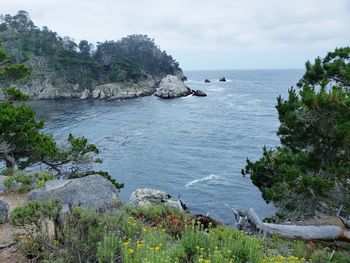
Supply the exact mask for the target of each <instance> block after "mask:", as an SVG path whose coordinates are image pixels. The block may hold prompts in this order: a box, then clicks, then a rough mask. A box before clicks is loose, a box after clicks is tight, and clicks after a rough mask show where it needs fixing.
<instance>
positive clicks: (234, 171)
mask: <svg viewBox="0 0 350 263" xmlns="http://www.w3.org/2000/svg"><path fill="white" fill-rule="evenodd" d="M302 73H303V71H302V70H234V71H188V72H185V74H186V75H187V77H188V81H187V85H188V86H189V87H190V88H192V89H201V90H203V91H205V92H206V93H207V94H208V96H207V97H194V96H189V97H185V98H178V99H172V100H163V99H159V98H157V97H154V96H150V97H144V98H137V99H131V100H125V101H97V100H86V101H81V100H57V101H38V102H35V103H33V106H34V107H35V109H36V110H37V113H38V117H39V118H40V119H43V120H45V122H46V127H45V130H44V131H45V132H49V133H52V134H53V135H54V137H55V138H56V139H58V140H60V141H62V140H64V139H65V138H66V137H67V135H68V134H69V133H73V134H75V135H78V136H86V137H87V138H88V139H89V140H90V141H91V142H92V143H95V144H96V145H97V146H98V147H99V148H100V149H101V151H102V153H101V157H102V158H103V160H104V163H103V164H102V165H100V166H99V167H98V168H101V169H105V170H107V171H108V172H109V173H110V174H111V175H112V176H113V177H114V178H116V179H117V180H118V181H119V182H124V183H125V188H124V189H122V190H121V197H122V198H123V200H125V201H127V200H128V199H129V196H130V194H131V192H132V191H134V190H135V189H137V188H143V187H150V188H155V189H160V190H163V191H165V192H167V193H169V194H171V195H173V196H176V197H177V196H180V198H181V199H182V200H183V202H184V203H186V204H187V205H188V207H189V209H190V210H191V212H193V213H195V214H197V213H199V214H207V213H209V215H211V216H212V217H214V218H216V219H218V220H220V221H222V222H224V223H226V224H229V225H233V224H234V223H235V221H234V218H233V215H232V212H231V211H230V210H229V209H228V208H227V207H226V206H225V204H229V205H231V206H234V207H237V208H241V209H248V208H251V207H252V208H254V209H255V210H256V212H257V213H258V215H259V216H260V217H266V216H269V215H271V214H273V213H274V211H275V209H274V206H273V205H272V204H266V203H265V202H264V200H263V199H262V197H261V193H260V191H259V190H258V189H257V188H256V187H255V186H254V185H253V184H252V183H251V181H250V179H249V177H243V176H242V175H241V173H240V171H241V169H242V168H243V167H244V166H245V162H246V159H247V157H249V158H250V159H251V160H256V159H257V158H259V156H261V153H262V147H263V146H264V145H266V146H276V145H278V144H279V140H278V137H277V136H276V131H277V128H278V125H279V122H278V119H277V112H276V109H275V104H276V97H277V96H278V95H279V94H281V95H282V96H286V94H287V90H288V88H290V87H291V86H292V85H294V84H295V83H296V82H297V81H298V79H299V78H300V77H301V75H302ZM221 76H225V77H226V79H227V82H219V81H218V79H219V78H220V77H221ZM205 78H208V79H210V80H211V81H212V82H211V83H209V84H205V83H204V79H205Z"/></svg>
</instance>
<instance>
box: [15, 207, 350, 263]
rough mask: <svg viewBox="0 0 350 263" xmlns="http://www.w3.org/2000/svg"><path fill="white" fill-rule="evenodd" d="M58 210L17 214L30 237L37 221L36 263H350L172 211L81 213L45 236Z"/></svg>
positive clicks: (315, 248) (341, 249) (30, 251)
mask: <svg viewBox="0 0 350 263" xmlns="http://www.w3.org/2000/svg"><path fill="white" fill-rule="evenodd" d="M54 205H55V202H51V203H47V204H46V203H38V202H36V203H35V204H34V205H33V204H31V203H27V204H25V205H24V206H23V207H19V208H16V209H15V210H14V212H13V218H14V220H13V223H14V224H16V222H17V225H18V224H19V223H21V224H22V226H23V225H26V226H27V229H29V231H30V229H33V228H30V227H29V226H32V225H33V224H34V223H33V222H30V220H31V218H33V220H35V225H36V226H37V228H36V233H35V234H33V233H31V235H29V236H32V238H28V239H26V240H23V241H21V251H22V252H23V253H24V254H25V255H26V256H27V257H29V258H30V259H31V260H32V261H33V260H34V261H35V262H99V263H110V262H126V263H139V262H142V263H143V262H145V263H147V262H149V263H158V262H159V263H162V262H164V263H165V262H169V263H176V262H178V263H187V262H202V263H233V262H252V263H260V262H261V263H270V262H275V263H277V262H280V263H303V262H320V263H321V262H344V263H345V262H350V261H349V254H348V252H347V251H348V250H346V248H345V246H342V245H340V244H338V245H337V248H338V249H337V250H335V248H333V247H331V248H329V244H325V243H319V244H315V243H310V242H303V241H295V240H294V241H290V240H285V239H282V238H280V237H278V236H272V237H269V238H267V239H265V240H262V239H260V238H258V237H255V236H249V235H247V234H245V233H244V232H241V231H239V230H237V229H233V228H229V227H226V226H219V227H217V228H212V227H209V228H208V229H203V227H202V226H201V225H200V224H198V222H196V221H195V220H193V219H192V218H191V216H190V215H189V214H187V213H183V212H180V211H178V210H176V209H174V208H170V207H167V206H150V207H147V208H139V207H134V206H124V207H122V208H121V209H120V210H119V211H118V212H117V213H116V214H114V215H105V214H100V213H97V212H92V211H88V210H84V209H81V208H75V209H73V211H72V213H71V214H69V215H68V216H66V217H65V219H64V221H63V222H62V223H61V224H60V225H57V229H56V230H57V231H55V232H56V233H57V235H56V236H53V235H52V234H51V235H50V234H48V233H47V232H45V231H41V230H40V229H43V228H42V227H40V226H41V225H42V224H45V223H47V220H49V219H50V218H51V219H52V218H55V217H54V216H52V215H51V214H50V211H56V209H55V207H53V206H54ZM57 205H59V204H57ZM33 209H34V210H35V209H40V211H41V212H40V211H39V212H38V211H32V210H33ZM45 215H48V216H47V217H46V218H45ZM55 215H56V214H55ZM327 245H328V249H325V246H327ZM333 250H334V252H333Z"/></svg>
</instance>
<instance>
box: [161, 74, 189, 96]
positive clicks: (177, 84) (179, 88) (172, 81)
mask: <svg viewBox="0 0 350 263" xmlns="http://www.w3.org/2000/svg"><path fill="white" fill-rule="evenodd" d="M190 94H191V90H190V89H189V88H188V87H187V86H186V85H185V83H184V82H183V81H181V80H180V79H179V78H178V77H177V76H172V75H168V76H166V77H165V78H163V79H162V81H161V82H160V84H159V88H158V89H157V91H156V93H155V95H156V96H158V97H161V98H164V99H171V98H177V97H184V96H188V95H190Z"/></svg>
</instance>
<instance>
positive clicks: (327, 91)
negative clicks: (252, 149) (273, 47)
mask: <svg viewBox="0 0 350 263" xmlns="http://www.w3.org/2000/svg"><path fill="white" fill-rule="evenodd" d="M297 86H298V88H299V92H297V90H296V89H294V88H293V87H292V88H291V89H290V90H289V96H288V98H287V99H283V98H282V97H281V96H280V97H278V99H277V105H276V108H277V111H278V115H279V120H280V123H281V124H280V127H279V129H278V135H279V137H280V140H281V146H280V147H278V148H276V149H267V148H264V152H263V156H262V157H261V159H260V160H258V161H256V162H252V161H250V160H248V163H247V166H246V168H245V170H243V174H249V175H250V176H251V179H252V181H253V183H254V184H255V185H256V186H258V187H259V189H260V190H261V191H262V193H263V198H264V199H265V200H266V201H268V202H270V201H273V202H274V203H275V204H276V205H277V207H278V208H280V213H281V214H283V215H287V216H288V218H289V219H300V218H304V217H312V216H314V215H315V214H316V213H317V212H322V213H325V214H329V215H335V214H336V213H337V211H338V209H339V208H342V211H341V212H343V213H344V214H345V215H349V214H350V47H345V48H339V49H336V50H335V51H334V52H329V53H328V54H327V56H325V57H324V58H323V59H321V58H319V57H318V58H317V59H315V62H314V63H310V62H307V63H306V72H305V74H304V76H303V78H302V79H301V80H300V81H299V82H298V84H297Z"/></svg>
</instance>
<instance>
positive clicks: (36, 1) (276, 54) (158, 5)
mask: <svg viewBox="0 0 350 263" xmlns="http://www.w3.org/2000/svg"><path fill="white" fill-rule="evenodd" d="M18 10H26V11H28V12H29V14H30V16H31V18H32V20H33V21H34V23H35V24H36V25H38V26H40V27H41V26H44V25H46V26H48V27H49V28H50V29H51V30H53V31H56V32H57V33H58V34H59V35H61V36H66V35H68V36H71V37H73V38H74V39H75V40H76V42H78V41H80V40H81V39H86V40H89V41H91V42H93V43H95V42H97V41H100V42H102V41H104V40H118V39H120V38H121V37H123V36H126V35H129V34H134V33H137V34H147V35H149V36H150V37H152V38H154V39H155V41H156V43H157V45H159V46H160V47H161V48H162V49H163V50H166V51H167V52H168V53H169V54H171V55H172V56H173V57H174V58H175V59H176V60H178V61H179V62H180V65H181V66H182V68H183V69H185V70H189V69H259V68H264V69H265V68H303V66H304V62H305V60H307V59H313V58H314V57H315V56H318V55H322V56H323V55H324V54H325V53H326V52H327V51H329V50H332V49H334V48H335V47H340V46H345V45H349V44H350V43H349V42H350V28H349V27H350V0H215V1H212V0H172V1H167V0H126V1H122V0H98V1H97V0H0V12H1V13H2V14H8V13H10V14H15V13H16V12H17V11H18Z"/></svg>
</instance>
